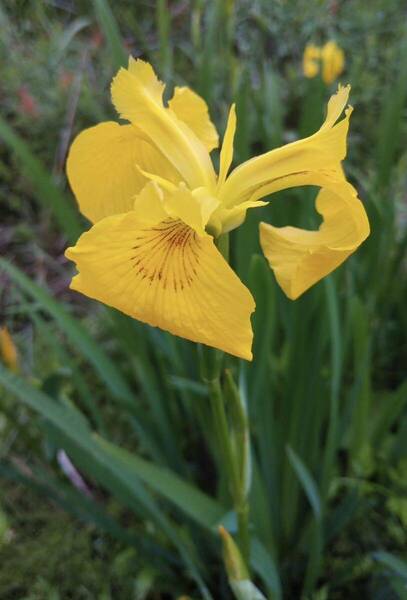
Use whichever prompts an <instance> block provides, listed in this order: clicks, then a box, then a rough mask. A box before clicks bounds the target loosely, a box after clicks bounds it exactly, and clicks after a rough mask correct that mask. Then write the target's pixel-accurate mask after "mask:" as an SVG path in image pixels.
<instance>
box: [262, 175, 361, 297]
mask: <svg viewBox="0 0 407 600" xmlns="http://www.w3.org/2000/svg"><path fill="white" fill-rule="evenodd" d="M304 183H306V181H304V179H303V184H304ZM308 183H310V184H311V183H313V184H315V183H316V180H311V179H309V180H308ZM319 183H320V185H323V186H324V187H322V189H321V190H320V192H319V194H318V196H317V199H316V208H317V211H318V212H319V213H320V214H321V215H322V218H323V223H322V224H321V226H320V228H319V230H318V231H308V230H305V229H300V228H297V227H273V226H272V225H269V224H266V223H261V225H260V243H261V246H262V249H263V252H264V254H265V256H266V258H267V260H268V262H269V264H270V267H271V268H272V270H273V271H274V274H275V276H276V279H277V281H278V283H279V284H280V286H281V287H282V289H283V290H284V292H285V293H286V295H287V296H288V297H289V298H291V299H292V300H295V299H296V298H298V297H299V296H300V295H301V294H302V293H303V292H305V291H306V290H307V289H308V288H310V287H311V286H312V285H314V284H315V283H317V282H318V281H319V280H320V279H322V277H325V276H326V275H328V274H329V273H331V271H333V270H334V269H336V268H337V267H338V266H339V265H340V264H341V263H342V262H343V261H344V260H346V259H347V258H348V256H350V255H351V254H352V253H353V252H354V251H355V250H356V249H357V248H358V246H359V245H360V244H361V243H362V242H363V241H364V240H365V239H366V237H367V236H368V235H369V223H368V220H367V217H366V213H365V210H364V208H363V205H362V203H361V202H360V200H359V199H358V197H357V194H356V190H355V189H354V188H353V187H352V186H351V185H350V184H349V183H348V182H346V181H345V180H344V179H341V180H339V181H334V180H332V179H331V178H330V177H320V179H319Z"/></svg>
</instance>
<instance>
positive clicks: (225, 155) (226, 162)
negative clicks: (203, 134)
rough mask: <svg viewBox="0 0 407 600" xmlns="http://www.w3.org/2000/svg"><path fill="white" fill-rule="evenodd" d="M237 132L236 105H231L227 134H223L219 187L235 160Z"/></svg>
mask: <svg viewBox="0 0 407 600" xmlns="http://www.w3.org/2000/svg"><path fill="white" fill-rule="evenodd" d="M235 132H236V107H235V105H234V104H232V106H231V107H230V111H229V116H228V122H227V125H226V131H225V135H224V136H223V142H222V149H221V151H220V161H219V177H218V188H220V187H222V185H223V184H224V183H225V180H226V177H227V174H228V172H229V169H230V165H231V164H232V160H233V141H234V139H235Z"/></svg>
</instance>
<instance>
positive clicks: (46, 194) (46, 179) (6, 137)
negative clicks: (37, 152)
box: [0, 117, 83, 242]
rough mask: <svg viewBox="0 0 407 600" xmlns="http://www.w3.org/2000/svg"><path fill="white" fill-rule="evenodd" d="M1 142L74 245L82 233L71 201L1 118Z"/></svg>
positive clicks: (37, 197)
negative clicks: (19, 165) (14, 155)
mask: <svg viewBox="0 0 407 600" xmlns="http://www.w3.org/2000/svg"><path fill="white" fill-rule="evenodd" d="M0 139H1V140H3V142H4V143H5V144H6V145H7V146H8V147H9V148H10V149H11V150H12V152H14V153H15V154H16V156H17V157H18V159H19V161H20V163H21V166H22V168H23V170H24V173H25V175H26V176H27V177H28V179H29V180H30V182H31V183H32V184H33V187H34V191H35V197H36V199H37V202H38V203H39V205H41V206H42V207H43V208H44V209H45V210H46V211H49V212H50V213H51V214H52V215H53V216H54V218H55V220H56V222H57V223H58V225H59V227H60V228H61V231H63V232H64V233H65V234H66V236H67V237H68V239H69V241H71V242H76V240H77V239H78V237H79V235H80V234H81V233H82V231H83V226H82V224H81V219H80V217H79V213H78V211H77V209H76V207H75V204H74V202H73V201H71V200H70V199H68V197H67V196H65V194H64V193H63V192H62V191H61V190H60V189H59V187H58V186H57V185H56V183H55V182H54V181H53V179H52V177H51V175H50V174H49V173H48V171H47V169H46V168H45V167H44V165H43V164H42V163H41V161H40V160H39V159H38V158H37V157H36V156H34V154H33V153H32V152H31V149H30V147H29V145H28V144H27V143H26V142H25V141H24V140H23V139H22V138H21V137H20V136H19V135H18V134H17V133H16V132H15V131H14V130H13V129H12V128H11V127H10V125H8V123H7V122H6V121H5V120H4V119H3V118H2V117H0Z"/></svg>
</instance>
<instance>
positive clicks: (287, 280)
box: [66, 58, 369, 360]
mask: <svg viewBox="0 0 407 600" xmlns="http://www.w3.org/2000/svg"><path fill="white" fill-rule="evenodd" d="M111 92H112V99H113V103H114V105H115V107H116V109H117V111H118V113H119V115H120V116H121V117H122V118H123V119H125V120H127V121H129V122H130V124H127V125H126V124H125V125H119V124H118V123H115V122H106V123H101V124H99V125H96V126H95V127H91V128H90V129H87V130H85V131H83V132H82V133H81V134H80V135H79V136H78V137H77V138H76V140H75V141H74V142H73V144H72V147H71V149H70V153H69V157H68V161H67V173H68V178H69V181H70V184H71V186H72V189H73V191H74V193H75V195H76V197H77V200H78V202H79V206H80V209H81V211H82V213H83V214H84V215H85V216H86V217H88V219H90V220H91V221H92V222H93V227H91V229H90V230H89V231H88V232H86V233H84V234H83V235H82V236H81V237H80V239H79V240H78V242H77V244H76V245H75V246H74V247H72V248H68V249H67V251H66V256H67V257H68V258H69V259H71V260H73V261H75V263H76V265H77V269H78V274H77V275H76V276H75V277H74V278H73V280H72V283H71V287H72V288H73V289H75V290H77V291H79V292H81V293H83V294H85V295H87V296H89V297H91V298H95V299H97V300H100V301H101V302H104V303H105V304H108V305H110V306H113V307H115V308H117V309H119V310H120V311H122V312H124V313H126V314H128V315H130V316H132V317H134V318H136V319H138V320H140V321H143V322H145V323H149V324H150V325H153V326H157V327H160V328H161V329H164V330H166V331H169V332H171V333H173V334H175V335H178V336H181V337H184V338H187V339H189V340H192V341H195V342H201V343H203V344H207V345H209V346H213V347H216V348H219V349H221V350H224V351H225V352H228V353H230V354H233V355H235V356H239V357H242V358H245V359H247V360H251V358H252V353H251V345H252V337H253V333H252V328H251V324H250V315H251V313H252V312H253V311H254V308H255V303H254V300H253V297H252V295H251V293H250V292H249V290H248V289H247V288H246V287H245V286H244V285H243V283H242V282H241V281H240V279H239V278H238V277H237V275H236V274H235V273H234V272H233V270H232V269H231V267H230V266H229V264H228V263H227V262H226V260H225V259H224V258H223V256H222V255H221V253H220V252H219V250H218V249H217V247H216V244H215V239H216V237H217V236H219V235H220V234H222V233H226V232H229V231H231V230H232V229H234V228H236V227H238V226H239V225H240V224H241V223H242V222H243V221H244V219H245V216H246V211H247V209H248V208H252V207H253V208H254V207H258V206H262V205H264V204H265V202H263V201H262V200H261V198H264V197H265V196H268V195H269V194H271V193H273V192H276V191H278V190H282V189H284V188H290V187H295V186H303V185H314V186H319V187H320V188H321V191H320V193H319V195H318V198H317V201H316V208H317V211H318V212H319V213H320V214H321V216H322V219H323V223H322V224H321V226H320V228H319V230H318V231H305V230H302V229H298V228H295V227H282V228H278V227H273V226H272V225H268V224H266V223H262V224H261V226H260V239H261V245H262V247H263V250H264V253H265V256H266V258H267V260H268V262H269V264H270V266H271V268H272V269H273V271H274V273H275V276H276V278H277V281H278V282H279V284H280V285H281V287H282V288H283V290H284V291H285V293H286V294H287V295H288V296H289V297H290V298H293V299H294V298H297V297H298V296H299V295H300V294H302V293H303V292H304V291H305V290H306V289H308V288H309V287H310V286H312V285H313V284H314V283H316V282H317V281H318V280H319V279H321V278H322V277H324V276H325V275H327V274H328V273H330V272H331V271H332V270H333V269H335V268H336V267H337V266H338V265H339V264H341V263H342V262H343V261H344V260H345V259H346V258H347V257H348V256H349V255H350V254H351V253H352V252H353V251H354V250H355V249H356V248H357V247H358V246H359V244H361V242H362V241H363V240H364V239H365V238H366V237H367V235H368V234H369V224H368V220H367V217H366V214H365V211H364V208H363V206H362V204H361V202H360V200H359V199H358V197H357V194H356V191H355V190H354V188H353V187H352V186H351V185H350V184H349V183H348V182H347V181H346V180H345V178H344V175H343V171H342V168H341V161H342V160H343V159H344V157H345V154H346V136H347V131H348V125H349V117H350V114H351V110H352V109H351V108H350V107H348V108H345V107H346V104H347V100H348V95H349V87H341V88H340V89H339V90H338V92H337V94H335V95H334V96H332V98H331V99H330V101H329V103H328V110H327V116H326V119H325V122H324V123H323V125H322V127H321V128H320V129H319V131H317V132H316V133H315V134H314V135H312V136H310V137H308V138H306V139H303V140H299V141H297V142H294V143H291V144H288V145H287V146H285V147H283V148H278V149H276V150H272V151H270V152H267V153H265V154H262V155H261V156H257V157H255V158H252V159H251V160H248V161H247V162H245V163H243V164H242V165H240V166H238V167H237V168H236V169H234V170H233V171H232V172H231V173H230V174H228V173H229V169H230V166H231V163H232V158H233V139H234V134H235V129H236V113H235V107H234V105H233V106H232V107H231V109H230V112H229V118H228V122H227V127H226V132H225V135H224V138H223V144H222V148H221V151H220V168H219V174H218V175H217V174H216V172H215V170H214V167H213V164H212V161H211V158H210V154H209V153H210V151H211V150H213V149H214V148H216V147H217V146H218V134H217V132H216V129H215V126H214V125H213V123H212V122H211V120H210V117H209V114H208V109H207V106H206V104H205V102H204V100H203V99H202V98H201V97H200V96H198V95H197V94H195V93H194V92H193V91H191V90H190V89H188V88H186V87H177V88H175V92H174V96H173V97H172V99H171V100H169V102H168V105H167V106H166V105H165V104H164V102H163V92H164V84H163V83H162V82H160V81H159V80H158V79H157V77H156V75H155V73H154V71H153V69H152V67H151V65H149V64H148V63H146V62H143V61H142V60H134V59H133V58H130V61H129V66H128V69H120V70H119V72H118V74H117V75H116V77H115V78H114V79H113V82H112V88H111ZM344 110H345V116H344V118H343V119H342V120H339V118H340V116H341V114H342V112H343V111H344ZM338 120H339V121H338Z"/></svg>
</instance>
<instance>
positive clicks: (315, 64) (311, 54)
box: [302, 44, 321, 79]
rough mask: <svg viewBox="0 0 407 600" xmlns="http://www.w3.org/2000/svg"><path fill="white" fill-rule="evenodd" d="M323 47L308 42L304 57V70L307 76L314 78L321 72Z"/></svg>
mask: <svg viewBox="0 0 407 600" xmlns="http://www.w3.org/2000/svg"><path fill="white" fill-rule="evenodd" d="M320 57H321V49H320V48H318V46H314V45H313V44H307V46H306V47H305V50H304V54H303V57H302V70H303V73H304V75H305V77H308V78H310V79H311V78H313V77H315V76H316V75H318V73H319V59H320Z"/></svg>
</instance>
